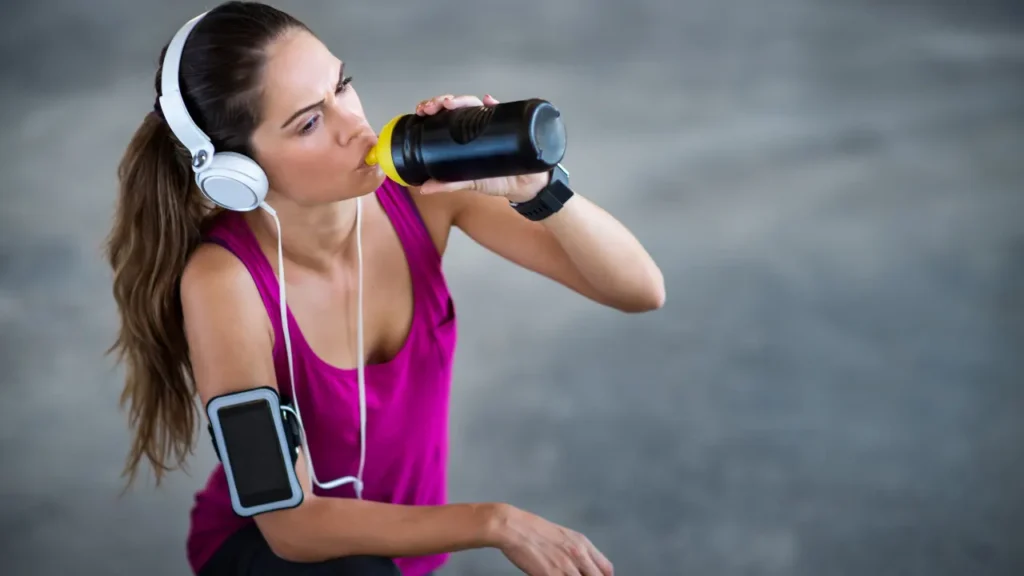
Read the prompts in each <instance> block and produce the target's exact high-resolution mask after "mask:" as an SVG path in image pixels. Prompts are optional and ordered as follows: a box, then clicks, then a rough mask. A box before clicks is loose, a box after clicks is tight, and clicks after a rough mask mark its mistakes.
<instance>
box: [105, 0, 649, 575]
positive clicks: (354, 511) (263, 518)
mask: <svg viewBox="0 0 1024 576" xmlns="http://www.w3.org/2000/svg"><path fill="white" fill-rule="evenodd" d="M165 51H166V48H165ZM180 70H181V72H180V75H179V84H180V89H181V93H182V94H183V96H184V100H185V102H186V104H187V107H188V111H189V114H190V115H191V117H192V118H193V119H194V120H195V122H196V124H197V125H198V126H199V127H200V128H201V129H203V130H204V132H205V133H206V134H207V135H208V136H209V137H210V139H211V140H212V141H213V143H214V144H215V146H216V148H217V150H218V151H234V152H238V153H242V154H246V155H247V156H249V157H250V158H253V159H254V160H256V161H257V162H258V163H259V164H260V166H261V167H262V168H263V170H264V171H265V172H266V174H267V177H268V180H269V192H268V193H267V197H266V202H267V204H269V205H271V206H273V207H274V209H275V211H276V215H277V217H278V218H279V222H280V225H281V228H280V230H281V237H280V239H281V246H282V250H283V255H284V260H283V262H284V270H286V272H285V274H284V276H285V279H286V280H285V286H286V288H287V290H286V293H287V295H288V299H287V304H288V311H289V312H290V313H291V317H290V318H289V319H288V323H287V325H288V326H290V329H291V332H290V334H291V336H290V338H291V340H290V343H291V347H290V349H291V352H292V354H293V360H294V366H293V367H292V371H291V372H290V371H289V363H288V360H287V359H286V358H285V354H286V350H285V346H284V345H282V329H283V327H284V325H283V324H282V323H281V321H280V316H279V315H278V312H279V308H278V306H279V305H280V298H279V296H280V295H279V293H278V286H277V284H276V280H275V278H276V274H277V271H278V268H277V265H276V263H277V258H276V255H277V246H278V244H277V242H278V236H277V228H276V227H275V222H274V220H273V219H272V218H271V216H270V215H269V214H268V213H267V212H264V211H263V210H254V211H251V212H228V211H223V210H211V205H210V203H209V202H208V201H207V200H206V199H205V198H204V197H203V196H202V195H201V193H200V192H199V190H198V189H197V187H196V185H195V184H194V182H193V177H192V173H191V167H190V164H189V156H188V154H187V153H186V152H185V150H184V148H183V147H182V145H181V143H180V142H178V140H177V139H176V137H175V136H174V134H172V132H171V131H170V129H169V127H168V125H167V123H166V121H165V119H164V117H163V116H162V111H161V110H160V107H159V106H158V105H157V106H155V107H154V111H153V112H152V113H149V114H148V115H147V116H146V118H145V119H144V121H143V123H142V126H141V127H140V128H139V129H138V131H137V132H136V134H135V135H134V137H133V139H132V141H131V143H130V144H129V146H128V149H127V151H126V152H125V154H124V157H123V159H122V162H121V165H120V167H119V179H120V191H119V205H118V211H117V215H116V221H115V223H114V227H113V230H112V232H111V235H110V238H109V246H108V256H109V260H110V263H111V266H112V267H113V269H114V294H115V297H116V300H117V304H118V306H119V309H120V313H121V321H122V325H121V330H120V333H119V336H118V339H117V342H116V343H115V346H114V348H115V350H116V351H117V352H118V353H119V355H120V357H121V358H123V359H124V360H125V361H126V369H127V381H126V386H125V390H124V393H123V401H124V402H126V403H128V404H129V405H130V423H131V426H132V428H133V430H134V438H133V445H132V448H131V452H130V455H129V457H128V460H127V465H126V473H127V474H128V476H129V482H131V481H132V479H133V478H134V475H135V472H136V469H137V467H138V465H139V463H140V461H141V460H142V458H143V457H145V458H146V459H147V460H148V461H149V462H150V463H151V464H152V465H153V467H154V469H155V471H156V475H157V481H158V482H159V480H160V478H161V476H162V474H163V473H165V472H166V471H169V470H172V469H174V468H175V467H177V466H178V465H180V464H182V463H183V461H184V459H185V458H186V457H187V455H188V454H189V453H190V451H191V449H192V446H193V445H194V441H195V436H194V431H195V429H196V428H197V424H198V421H199V420H200V418H201V416H200V414H201V413H200V412H198V411H197V408H196V406H195V404H194V400H195V396H196V395H197V394H198V396H199V398H200V399H201V401H202V402H203V405H205V404H206V403H207V402H208V401H209V400H210V399H211V398H213V397H216V396H219V395H222V394H225V393H227V392H232V391H238V390H243V389H246V388H252V387H259V386H272V387H280V389H281V390H282V391H283V392H287V393H291V394H294V395H295V396H294V397H295V400H296V402H299V403H301V404H302V406H303V408H302V416H303V422H304V428H305V432H306V435H307V439H308V450H309V453H308V454H307V453H305V452H304V453H303V454H302V455H301V456H300V460H303V459H305V458H307V457H308V456H310V455H311V456H312V460H313V461H314V462H315V463H316V466H315V469H316V476H317V478H322V479H326V478H338V477H340V476H344V475H346V474H352V473H354V471H355V469H356V468H357V467H359V461H360V457H359V444H360V438H359V431H360V428H359V426H360V422H359V417H358V416H357V415H356V412H357V410H356V409H355V408H354V406H356V405H357V402H358V400H357V393H356V391H355V384H354V382H355V380H356V370H354V369H352V368H351V367H353V366H356V365H357V364H359V358H357V356H356V350H357V346H356V336H355V335H354V333H355V331H356V330H355V321H354V319H355V317H356V316H357V314H356V306H357V290H356V289H355V286H356V285H357V283H358V282H362V285H363V286H365V298H364V299H363V304H362V306H363V308H362V312H363V316H364V317H365V320H364V325H365V336H364V342H365V349H366V351H365V354H364V356H363V358H362V360H363V361H364V362H365V364H366V369H365V377H366V380H365V382H366V384H365V385H366V395H367V397H366V403H367V410H368V412H369V414H368V422H370V425H369V427H368V428H367V430H366V440H365V442H366V451H367V454H368V455H369V456H368V458H367V460H366V467H365V471H364V472H363V475H362V479H363V481H364V486H365V491H364V492H363V493H362V499H358V498H353V496H354V495H355V494H354V490H353V488H352V487H351V486H342V487H339V488H335V489H330V490H323V489H320V488H311V484H310V477H309V475H308V474H306V472H305V467H304V464H303V462H299V463H298V464H297V465H296V469H297V471H298V472H299V478H300V482H301V484H302V486H303V489H304V493H305V499H304V501H303V503H302V504H301V505H300V506H298V507H297V508H294V509H290V510H283V511H275V512H269V513H266V514H262V515H258V516H256V517H255V519H247V518H240V517H238V516H236V515H235V514H234V513H233V511H232V508H231V502H230V498H229V496H228V488H227V483H226V480H225V474H224V470H223V468H222V467H221V466H217V468H216V469H215V470H214V472H213V473H212V474H211V476H210V478H209V480H208V482H207V485H206V487H205V488H204V489H202V490H201V491H200V492H199V493H198V494H197V495H196V500H195V506H194V508H193V510H192V516H191V520H192V521H191V529H190V533H189V537H188V554H189V562H190V565H191V567H192V569H193V571H195V572H196V573H198V574H282V575H287V574H356V573H358V574H372V573H395V572H396V571H397V569H399V568H400V569H401V572H402V573H403V574H405V575H406V576H420V575H423V574H427V573H430V572H432V571H434V570H436V569H438V568H439V567H440V566H442V564H443V563H444V560H445V558H446V555H447V554H449V553H451V552H453V551H458V550H465V549H469V548H480V547H495V548H499V549H500V550H501V551H502V552H503V553H504V554H505V556H506V557H507V558H508V559H509V560H510V561H511V562H512V563H514V564H515V565H516V566H518V567H519V568H520V569H522V570H523V571H524V572H526V573H528V574H537V575H539V574H554V573H557V574H585V575H598V574H610V573H611V565H610V564H609V563H608V560H607V559H605V558H604V556H602V555H601V553H600V552H599V551H597V550H596V549H595V548H594V547H593V546H592V545H591V544H590V542H588V541H587V539H586V538H585V537H584V536H582V535H580V534H578V533H576V532H573V531H571V530H568V529H566V528H563V527H561V526H557V525H555V524H552V523H550V522H547V521H546V520H544V519H542V518H539V517H537V516H535V515H532V514H530V513H528V512H525V511H522V510H519V509H516V508H514V507H512V506H510V505H506V504H501V503H482V504H447V503H446V501H445V468H446V455H447V410H448V393H449V385H450V378H451V368H452V357H453V353H454V345H455V344H454V343H455V313H454V306H453V305H452V302H451V298H450V295H449V293H448V290H447V288H446V285H445V281H444V275H443V273H442V269H441V256H442V254H444V250H445V246H446V244H447V240H448V235H449V232H450V230H451V229H452V227H453V226H455V227H458V228H460V229H461V230H463V231H464V232H465V233H466V234H467V235H468V236H469V237H471V238H473V239H474V240H475V241H477V242H479V243H480V244H481V245H483V246H485V247H487V248H489V249H490V250H492V251H493V252H495V253H496V254H498V255H500V256H502V257H504V258H507V259H509V260H511V261H512V262H515V263H517V264H519V265H521V266H522V267H524V268H526V269H529V270H532V271H535V272H537V273H540V274H542V275H545V276H547V277H549V278H551V279H553V280H555V281H557V282H559V283H561V284H563V285H565V286H567V287H569V288H570V289H572V290H575V291H576V292H578V293H580V294H582V295H584V296H586V297H588V298H591V299H593V300H595V301H597V302H600V303H603V304H605V305H608V306H612V307H615V308H618V309H620V310H624V311H631V312H639V311H645V310H651V309H655V308H658V307H660V306H661V305H662V302H663V299H664V287H663V280H662V277H661V273H660V271H659V270H658V268H657V266H656V265H655V264H654V262H653V261H652V260H651V258H650V257H649V256H648V254H647V253H646V252H645V251H644V249H643V248H642V247H641V246H640V244H639V243H638V242H637V241H636V239H635V238H634V237H633V236H632V235H631V234H630V233H629V232H628V231H627V230H626V229H625V228H624V227H623V226H622V225H620V224H619V223H618V222H616V221H615V220H614V219H613V218H612V217H611V216H609V215H608V214H607V213H605V212H603V211H602V210H600V209H599V208H597V207H596V206H595V205H594V204H592V203H591V202H589V201H588V200H586V199H585V198H583V197H581V196H580V195H579V194H577V195H575V196H573V197H572V198H571V199H570V200H569V201H568V202H566V203H565V206H564V207H563V208H562V209H561V210H560V211H558V212H557V213H555V214H553V215H551V216H549V217H547V218H545V219H543V220H541V221H531V220H530V219H527V218H525V217H523V216H522V215H520V214H519V213H518V212H517V211H516V210H513V209H512V208H510V203H511V202H525V201H528V200H529V199H530V198H532V197H534V196H535V195H536V194H537V193H538V191H539V190H541V189H542V188H544V187H545V186H546V185H547V184H548V181H549V179H550V174H533V175H529V176H522V177H515V178H498V179H491V180H484V181H475V182H463V183H457V184H441V183H438V182H428V183H426V184H424V185H423V186H422V187H420V188H409V189H406V188H403V187H401V186H399V185H397V184H396V183H395V182H392V181H390V180H389V179H387V178H386V177H385V176H384V175H383V173H381V172H380V171H379V169H376V168H368V167H367V166H366V165H365V163H364V162H363V159H364V157H365V155H366V153H367V151H368V150H369V149H370V147H371V146H372V145H373V144H374V143H375V142H376V136H375V134H374V132H373V131H372V130H371V128H370V126H369V124H368V122H367V120H366V118H365V116H364V113H363V109H362V105H361V103H360V101H359V97H358V95H357V94H356V91H355V89H354V88H353V86H352V84H351V79H350V78H348V77H345V76H344V66H343V63H342V62H341V61H340V60H339V59H337V58H336V57H335V56H334V55H333V54H332V53H331V52H330V51H329V50H328V49H327V48H326V47H325V46H324V45H323V44H322V43H321V42H320V41H319V40H318V39H317V38H316V36H314V35H313V34H312V33H311V32H310V30H309V29H308V28H307V27H306V26H304V25H303V24H302V23H300V22H298V21H296V20H295V19H294V18H292V17H290V16H289V15H287V14H284V13H282V12H280V11H278V10H275V9H273V8H271V7H268V6H266V5H262V4H258V3H249V2H228V3H225V4H222V5H220V6H218V7H216V8H215V9H213V10H211V11H210V12H208V13H207V14H206V15H205V16H204V17H203V18H202V19H201V20H200V21H199V22H198V24H197V25H196V26H195V28H194V29H193V30H192V31H191V33H190V35H189V36H188V39H187V41H186V43H185V45H184V49H183V52H182V60H181V68H180ZM159 78H160V73H159V71H158V73H157V92H158V95H159V92H160V81H159ZM312 103H317V104H316V105H313V106H310V105H311V104H312ZM481 104H484V105H494V104H496V101H495V100H494V99H493V98H490V97H486V98H484V99H483V101H481V100H480V99H478V98H476V97H471V96H461V97H452V96H450V95H446V96H442V97H438V98H432V99H429V100H426V101H423V102H421V103H420V104H419V105H418V106H417V107H416V113H417V114H435V113H437V112H438V111H440V110H442V109H445V108H456V107H460V106H479V105H481ZM357 201H358V202H359V203H360V205H361V207H362V208H361V212H360V217H361V221H360V225H359V226H358V227H357V226H356V225H355V221H356V209H357V208H356V207H357ZM357 230H359V231H360V232H359V233H360V234H361V236H359V237H358V238H357V237H356V231H357ZM357 240H358V241H359V242H361V251H362V252H361V253H359V254H357V250H356V248H357V247H356V243H357ZM360 254H361V255H362V258H363V262H364V264H363V268H362V271H363V272H362V274H363V276H361V277H360V278H356V272H355V270H356V269H357V257H358V256H359V255H360ZM291 375H294V389H292V380H290V376H291ZM392 559H394V560H392ZM396 566H397V568H396Z"/></svg>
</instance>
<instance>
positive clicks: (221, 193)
mask: <svg viewBox="0 0 1024 576" xmlns="http://www.w3.org/2000/svg"><path fill="white" fill-rule="evenodd" d="M196 184H197V185H198V186H199V189H200V190H202V192H203V194H204V195H206V197H207V198H209V199H210V201H211V202H213V203H214V204H216V205H218V206H220V207H222V208H226V209H228V210H234V211H237V212H248V211H250V210H254V209H256V208H258V207H259V205H260V204H262V203H263V200H264V199H265V198H266V197H267V189H268V188H269V184H268V181H267V174H266V173H265V172H264V171H263V169H262V168H260V165H259V164H257V163H256V162H255V161H254V160H252V159H251V158H249V157H248V156H244V155H242V154H237V153H235V152H217V153H216V154H214V155H213V158H212V159H211V160H210V166H209V167H208V168H207V169H205V170H203V171H202V172H199V173H198V174H196Z"/></svg>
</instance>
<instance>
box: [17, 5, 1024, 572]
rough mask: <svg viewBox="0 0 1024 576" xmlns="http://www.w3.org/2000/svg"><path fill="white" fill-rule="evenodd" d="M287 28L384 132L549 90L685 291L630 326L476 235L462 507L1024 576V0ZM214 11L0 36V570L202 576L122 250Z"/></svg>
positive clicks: (684, 567) (668, 562)
mask: <svg viewBox="0 0 1024 576" xmlns="http://www.w3.org/2000/svg"><path fill="white" fill-rule="evenodd" d="M279 6H282V7H285V8H287V9H290V10H292V11H293V12H294V13H295V14H296V15H297V16H299V17H300V18H302V19H304V20H306V21H307V22H309V23H310V24H312V26H313V27H314V28H315V29H316V30H317V31H318V32H319V33H320V34H321V35H322V37H323V38H324V39H325V40H326V41H327V42H328V44H329V45H330V46H332V48H334V49H335V50H336V51H337V53H338V54H339V55H340V56H341V57H342V58H344V59H346V60H347V61H348V62H349V66H350V68H351V70H352V72H353V73H354V76H355V78H356V85H357V86H358V89H359V90H360V92H361V95H362V97H363V100H364V102H365V103H366V105H367V109H368V112H369V114H370V116H371V119H372V120H373V121H374V123H375V124H378V125H379V124H381V123H382V122H384V121H385V120H386V119H387V118H389V117H390V116H391V115H392V114H394V113H397V112H401V111H406V110H411V108H412V106H414V104H415V102H416V101H418V100H419V99H421V98H424V97H427V96H431V95H434V94H439V93H445V92H458V93H464V92H471V93H476V94H483V93H485V92H491V93H493V94H495V95H496V96H497V97H499V98H500V99H504V100H512V99H517V98H520V97H529V96H541V97H545V98H549V99H551V100H552V101H554V102H555V103H556V104H558V105H559V106H560V107H561V108H562V109H563V110H564V112H565V115H566V118H567V122H568V127H569V131H570V139H571V143H570V149H569V153H568V157H567V163H568V166H570V168H571V170H572V173H573V177H574V182H575V183H576V185H577V187H578V189H579V190H580V191H581V192H582V193H584V194H586V195H588V196H589V197H591V198H593V199H594V200H596V201H597V202H598V203H599V204H601V205H602V206H604V207H606V208H607V209H609V210H610V211H612V212H613V213H614V214H616V215H617V216H618V217H620V218H621V219H622V220H623V221H624V222H625V223H626V224H627V225H628V226H630V227H631V228H632V229H633V230H635V231H636V234H637V235H638V236H639V237H640V239H641V240H642V241H643V242H644V243H645V244H646V246H647V247H648V248H649V249H650V250H651V252H652V253H653V254H654V256H655V257H656V259H657V260H658V261H659V263H660V264H661V266H662V269H663V270H664V272H665V276H666V279H667V287H668V304H667V306H666V307H665V308H664V309H663V310H661V311H659V312H657V313H653V314H649V315H645V316H638V317H629V316H624V315H621V314H618V313H614V312H611V311H608V310H603V309H601V308H599V307H598V306H596V305H594V304H590V303H588V302H586V301H582V300H581V299H580V298H578V297H575V296H573V295H572V294H569V293H567V292H566V291H565V290H562V289H560V288H558V287H556V286H554V285H552V284H551V283H550V282H547V281H545V280H543V279H540V278H537V277H535V276H533V275H530V274H528V273H524V272H522V271H519V270H517V269H514V268H513V267H512V266H510V265H509V264H507V263H505V262H503V261H500V260H498V259H497V258H495V257H493V256H491V255H490V254H487V253H486V252H484V251H483V250H482V249H481V248H479V247H477V246H474V245H472V244H470V243H469V242H468V241H466V240H465V238H463V237H461V236H460V237H457V238H456V240H455V242H454V244H453V246H452V249H451V252H450V255H449V256H448V257H447V264H446V266H447V270H448V274H449V279H450V282H451V285H452V289H453V291H454V293H455V295H456V298H457V305H458V306H459V313H460V317H461V326H462V332H461V344H460V349H459V355H458V364H457V373H456V382H455V395H454V403H453V411H452V430H453V447H452V462H451V494H452V497H453V498H454V499H455V500H463V501H465V500H504V501H509V502H513V503H515V504H517V505H519V506H521V507H524V508H527V509H530V510H532V511H534V512H537V513H540V514H542V515H544V516H546V517H549V518H551V519H553V520H555V521H558V522H562V523H565V524H568V525H570V526H573V527H575V528H578V529H580V530H581V531H583V532H584V533H586V534H588V535H589V536H591V537H592V539H593V540H594V541H595V542H596V543H597V544H598V545H599V546H600V547H601V548H602V549H603V550H604V551H605V552H606V553H607V554H608V555H609V556H610V557H611V558H612V560H613V561H614V562H615V563H616V565H617V568H618V573H619V574H623V575H627V576H633V575H640V574H643V575H647V574H651V575H673V574H701V575H709V576H710V575H716V576H731V575H740V574H743V575H758V576H762V575H763V576H767V575H783V574H785V575H807V576H811V575H813V576H827V575H844V576H845V575H872V576H883V575H897V574H898V575H918V574H920V575H927V576H944V575H953V574H957V575H970V576H977V575H1011V574H1021V573H1024V495H1022V488H1021V487H1022V486H1024V459H1022V456H1024V421H1022V418H1021V416H1020V413H1021V411H1022V408H1024V390H1022V386H1021V384H1022V380H1024V378H1022V376H1024V358H1022V356H1021V355H1020V351H1021V346H1022V344H1024V314H1022V302H1024V295H1022V290H1024V220H1022V218H1024V217H1022V209H1024V9H1022V8H1021V5H1020V3H1014V2H1012V1H1005V2H997V1H989V0H986V1H982V2H978V1H973V2H967V3H957V2H953V1H952V0H948V1H943V2H932V3H930V6H928V7H925V6H923V5H912V4H910V3H895V2H879V1H870V0H862V1H860V2H855V1H853V0H843V1H840V0H833V1H829V2H826V1H824V0H818V1H815V0H774V1H772V2H761V1H757V0H694V1H687V2H677V1H674V0H633V1H632V2H628V3H627V2H618V1H615V0H594V1H591V2H581V1H578V0H575V1H573V0H558V1H557V2H554V1H552V2H543V1H541V0H520V1H518V2H495V1H487V0H485V1H478V2H472V3H471V2H466V1H464V0H435V1H433V2H399V1H397V0H377V1H375V2H329V1H327V0H317V1H303V2H299V1H297V0H296V1H290V2H280V3H279ZM202 8H203V3H202V2H197V1H194V0H190V1H187V2H174V3H170V2H168V3H162V2H153V1H150V2H140V1H135V2H128V1H126V0H91V1H90V2H73V1H71V0H42V1H37V2H35V3H33V4H31V5H29V3H27V2H26V3H22V4H21V5H20V6H5V9H4V18H3V19H0V66H2V71H3V84H2V88H0V97H2V99H3V106H0V120H2V122H3V124H2V125H3V130H2V132H0V167H2V174H3V178H2V179H0V190H2V194H3V209H2V212H0V447H2V457H3V465H2V470H3V472H2V474H0V573H3V574H12V575H33V576H43V575H50V574H55V575H56V574H60V575H64V574H87V573H88V574H109V575H116V574H147V575H151V576H162V575H172V574H175V575H176V574H183V573H185V571H186V565H185V559H184V551H183V539H184V535H185V530H186V526H187V511H188V508H189V506H190V504H191V498H192V493H193V491H194V490H195V489H196V488H197V486H198V485H199V484H200V483H201V482H202V481H203V479H204V478H205V476H206V474H207V473H208V472H209V470H210V468H211V466H212V464H213V458H212V455H211V453H210V451H209V450H208V447H207V444H206V443H205V442H204V443H201V444H200V445H199V451H198V454H197V456H196V458H195V459H194V460H193V463H192V466H191V476H188V475H185V474H176V475H174V476H173V477H172V478H171V479H170V480H169V481H168V483H167V484H166V486H164V487H162V488H161V489H160V490H153V489H152V488H151V486H150V485H148V484H147V482H146V481H145V479H144V480H143V481H142V483H141V484H140V485H139V486H138V487H137V488H136V489H135V490H134V491H133V492H131V493H130V494H128V495H127V496H125V497H123V498H120V499H119V498H118V489H119V487H120V479H119V477H118V474H119V471H120V468H121V463H122V459H123V456H124V453H125V450H126V449H127V433H126V427H125V419H124V416H123V414H121V413H119V412H118V409H117V396H118V393H119V391H120V386H121V381H120V379H119V377H120V372H119V371H118V370H116V369H114V368H113V367H112V365H111V362H110V360H109V359H108V358H104V357H103V355H102V353H103V350H104V349H105V348H106V347H107V346H108V345H109V343H110V341H111V338H112V337H113V333H114V329H115V321H116V318H115V313H114V309H113V306H112V301H111V298H110V291H109V274H108V271H107V270H106V268H105V267H104V265H103V263H102V262H101V261H100V259H99V246H100V243H101V241H102V239H103V236H104V234H105V233H106V230H107V227H108V225H109V220H110V215H111V207H112V200H113V198H114V166H115V163H116V161H117V159H118V158H119V156H120V154H121V152H122V150H123V148H124V146H125V144H126V142H127V139H128V137H129V135H130V134H131V132H132V131H133V130H134V129H135V128H136V126H137V125H138V123H139V122H140V120H141V119H142V116H143V114H144V113H145V112H146V111H147V110H148V109H149V107H150V106H151V105H152V101H153V97H154V95H153V91H152V85H153V72H154V69H155V62H156V57H157V54H158V51H159V48H160V46H161V45H162V44H163V43H164V42H165V41H166V40H167V39H168V38H169V37H170V35H171V34H172V33H173V31H174V30H175V29H176V28H177V27H178V26H179V25H180V24H181V23H182V22H183V21H184V20H185V19H186V18H188V17H190V16H191V15H193V14H194V13H197V12H198V11H200V10H201V9H202ZM501 26H504V27H505V28H504V29H502V28H500V27H501ZM536 299H540V300H543V301H545V302H547V303H548V305H547V306H548V307H547V308H546V309H544V310H543V311H540V312H536V313H524V312H523V310H524V309H534V310H535V308H534V307H532V306H531V307H529V308H519V306H527V305H528V304H529V303H530V302H532V301H534V300H536ZM523 358H530V359H531V360H530V361H529V362H523V361H522V360H521V359H523ZM512 573H514V571H513V570H512V568H511V567H510V566H509V565H508V564H507V563H506V562H505V561H504V559H503V558H502V557H501V555H500V554H499V553H497V552H493V551H479V552H472V553H466V554H461V555H459V556H457V557H456V558H455V560H454V561H453V562H452V563H451V565H450V566H449V568H448V569H447V570H446V571H445V574H448V575H471V574H485V575H497V574H512Z"/></svg>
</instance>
